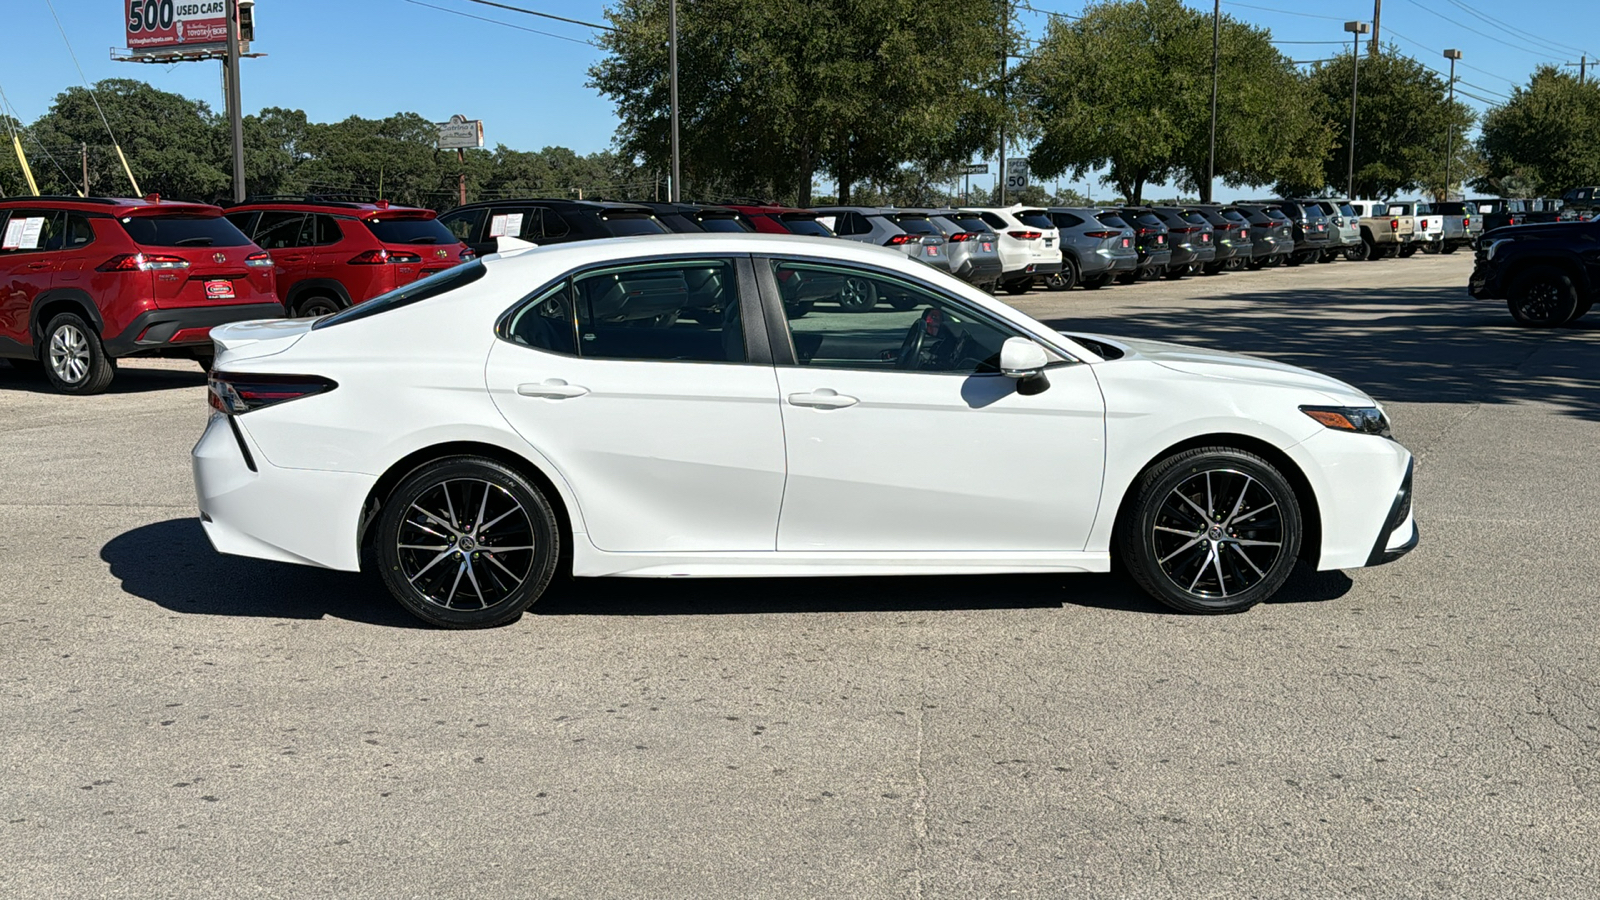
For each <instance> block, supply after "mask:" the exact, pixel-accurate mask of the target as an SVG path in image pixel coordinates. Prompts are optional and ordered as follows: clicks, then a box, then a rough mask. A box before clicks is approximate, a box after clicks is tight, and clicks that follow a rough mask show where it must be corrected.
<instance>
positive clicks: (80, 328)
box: [0, 195, 283, 394]
mask: <svg viewBox="0 0 1600 900" xmlns="http://www.w3.org/2000/svg"><path fill="white" fill-rule="evenodd" d="M273 287H274V286H273V278H272V259H271V257H269V256H268V255H267V254H266V253H265V252H264V251H263V250H262V249H261V248H260V247H257V246H256V245H255V244H252V243H250V239H249V238H247V237H245V236H244V235H243V234H240V233H239V229H237V228H235V227H233V225H232V224H231V223H229V222H228V220H227V219H224V218H223V217H222V210H221V209H219V208H217V207H215V206H206V205H204V204H200V203H168V202H164V201H162V200H161V199H160V198H159V197H156V196H154V195H151V196H150V197H147V198H145V199H143V200H113V199H107V198H101V197H13V198H9V199H3V200H0V358H5V359H8V360H10V362H11V365H12V367H13V368H17V369H21V370H24V371H29V370H37V369H39V368H41V367H42V368H43V369H44V373H45V375H46V377H48V378H49V379H50V383H51V384H52V385H53V386H54V387H55V388H56V390H59V391H62V392H63V393H68V394H96V393H99V392H101V391H103V390H105V389H106V388H107V387H108V386H109V385H110V384H111V379H112V377H113V376H114V375H115V374H116V363H115V361H114V360H116V359H117V358H120V357H124V356H135V355H147V356H182V357H189V358H192V359H198V360H200V362H201V364H202V365H209V364H210V361H211V353H212V350H211V337H210V332H211V327H212V326H213V325H221V324H223V323H226V322H238V321H241V320H244V319H265V318H274V319H275V318H278V317H280V316H282V315H283V305H282V304H280V303H279V302H278V297H277V294H276V293H274V290H273Z"/></svg>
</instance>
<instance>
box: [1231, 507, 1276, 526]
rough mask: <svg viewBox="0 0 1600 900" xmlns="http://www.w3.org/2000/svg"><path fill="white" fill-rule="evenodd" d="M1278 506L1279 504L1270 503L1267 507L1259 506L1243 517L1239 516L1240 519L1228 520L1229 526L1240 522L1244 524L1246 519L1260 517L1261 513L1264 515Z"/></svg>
mask: <svg viewBox="0 0 1600 900" xmlns="http://www.w3.org/2000/svg"><path fill="white" fill-rule="evenodd" d="M1277 505H1278V504H1276V503H1268V504H1267V505H1266V506H1258V507H1256V508H1255V509H1252V510H1250V511H1249V512H1247V513H1245V514H1244V515H1242V516H1239V517H1237V518H1233V519H1229V520H1228V524H1229V525H1237V524H1239V523H1240V522H1243V521H1244V520H1245V519H1248V518H1250V517H1252V516H1256V515H1260V514H1261V513H1264V512H1266V511H1267V510H1269V509H1271V508H1273V507H1274V506H1277Z"/></svg>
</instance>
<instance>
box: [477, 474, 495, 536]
mask: <svg viewBox="0 0 1600 900" xmlns="http://www.w3.org/2000/svg"><path fill="white" fill-rule="evenodd" d="M490 487H492V485H490V484H489V482H487V481H485V482H484V483H483V500H482V502H480V503H479V504H478V518H476V519H474V520H473V522H474V523H475V524H476V525H477V526H478V533H479V534H483V514H484V513H485V512H486V511H487V510H488V509H489V489H490Z"/></svg>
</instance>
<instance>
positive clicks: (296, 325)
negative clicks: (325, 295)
mask: <svg viewBox="0 0 1600 900" xmlns="http://www.w3.org/2000/svg"><path fill="white" fill-rule="evenodd" d="M316 321H317V320H316V319H259V320H256V321H252V322H230V323H228V324H227V325H218V326H217V327H215V328H213V329H211V343H212V344H214V345H215V346H216V353H217V358H218V359H219V360H220V359H222V358H223V354H227V359H230V360H237V359H256V358H258V357H262V356H271V355H273V354H275V353H282V352H283V351H285V350H287V349H289V348H290V347H293V346H294V345H295V343H296V342H298V341H299V340H300V339H301V338H302V337H304V336H305V335H306V334H307V333H308V332H310V331H311V326H312V325H313V324H315V323H316Z"/></svg>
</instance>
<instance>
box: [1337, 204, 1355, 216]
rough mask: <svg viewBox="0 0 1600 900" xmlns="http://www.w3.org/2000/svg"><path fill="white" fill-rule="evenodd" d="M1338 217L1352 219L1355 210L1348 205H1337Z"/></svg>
mask: <svg viewBox="0 0 1600 900" xmlns="http://www.w3.org/2000/svg"><path fill="white" fill-rule="evenodd" d="M1339 215H1341V216H1345V217H1346V218H1351V219H1353V218H1355V217H1356V208H1355V207H1354V206H1351V205H1350V204H1348V203H1341V204H1339Z"/></svg>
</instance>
